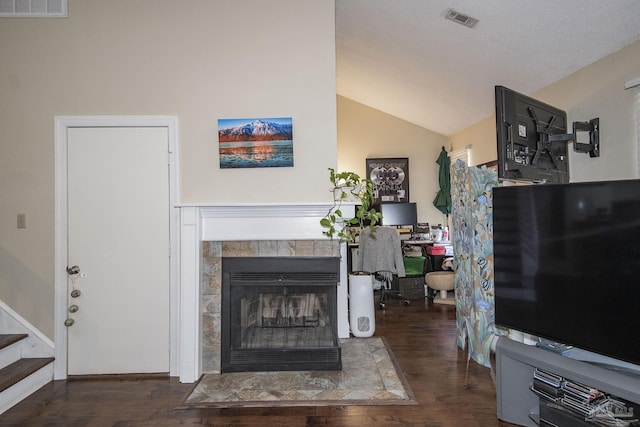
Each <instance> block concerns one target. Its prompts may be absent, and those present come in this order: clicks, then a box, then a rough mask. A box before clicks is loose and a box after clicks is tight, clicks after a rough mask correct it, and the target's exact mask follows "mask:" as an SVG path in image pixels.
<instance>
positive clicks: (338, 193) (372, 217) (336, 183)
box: [320, 168, 382, 243]
mask: <svg viewBox="0 0 640 427" xmlns="http://www.w3.org/2000/svg"><path fill="white" fill-rule="evenodd" d="M329 181H330V182H331V185H332V186H333V187H332V189H331V191H332V192H333V195H334V197H333V205H332V206H331V208H330V209H329V211H328V212H327V214H326V215H325V216H324V217H323V218H322V219H320V225H321V226H322V227H323V228H324V229H325V230H324V231H323V232H322V234H324V235H325V236H327V237H329V238H331V239H334V238H337V239H338V240H339V241H341V242H347V243H350V242H353V241H354V240H355V238H356V236H357V235H358V234H359V232H360V230H361V229H362V228H364V227H365V224H367V226H368V227H371V228H372V229H373V230H374V231H375V226H376V224H377V223H378V222H380V220H381V219H382V214H381V213H380V212H378V211H377V210H376V209H375V207H374V206H373V202H374V201H375V197H374V196H373V182H372V181H371V180H370V179H364V178H360V176H359V175H358V174H357V173H355V172H349V171H345V172H336V171H335V170H334V169H333V168H329ZM344 202H355V203H357V204H356V211H355V215H354V217H353V218H344V216H343V213H342V204H343V203H344Z"/></svg>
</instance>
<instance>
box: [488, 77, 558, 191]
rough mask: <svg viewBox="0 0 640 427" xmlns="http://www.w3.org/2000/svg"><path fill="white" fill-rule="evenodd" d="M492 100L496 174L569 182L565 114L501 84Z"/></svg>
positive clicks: (524, 179)
mask: <svg viewBox="0 0 640 427" xmlns="http://www.w3.org/2000/svg"><path fill="white" fill-rule="evenodd" d="M495 102H496V132H497V149H498V178H500V179H509V180H522V181H530V182H548V183H567V182H569V156H568V148H567V146H568V142H567V140H568V139H570V136H569V135H568V134H567V132H568V130H567V114H566V113H565V112H564V111H562V110H561V109H559V108H556V107H553V106H551V105H548V104H545V103H543V102H540V101H538V100H535V99H533V98H530V97H528V96H525V95H523V94H520V93H517V92H515V91H513V90H511V89H507V88H505V87H503V86H496V87H495ZM555 139H560V140H555Z"/></svg>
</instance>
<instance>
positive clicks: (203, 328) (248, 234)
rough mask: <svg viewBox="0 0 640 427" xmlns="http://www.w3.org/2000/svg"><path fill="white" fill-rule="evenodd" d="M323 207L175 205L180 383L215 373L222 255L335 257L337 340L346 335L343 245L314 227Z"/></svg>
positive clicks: (344, 249)
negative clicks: (337, 266) (337, 269)
mask: <svg viewBox="0 0 640 427" xmlns="http://www.w3.org/2000/svg"><path fill="white" fill-rule="evenodd" d="M329 206H330V205H329V204H268V205H267V204H263V205H233V206H231V205H217V206H182V207H181V209H180V210H181V219H180V221H181V225H180V228H181V230H180V234H181V237H180V241H181V250H180V257H181V260H180V270H181V273H180V283H181V286H180V326H179V328H180V331H179V335H180V344H179V347H180V350H179V351H180V358H179V359H180V362H179V365H180V366H179V368H178V369H179V371H180V380H181V381H182V382H194V381H197V379H198V378H199V377H200V374H202V373H220V360H221V359H220V356H221V289H222V274H221V265H222V257H223V256H236V257H253V256H269V257H272V256H341V258H342V259H341V263H340V264H341V265H340V283H339V285H338V288H337V292H338V319H337V322H338V336H339V338H348V337H349V325H348V320H347V318H348V314H347V290H346V289H347V267H346V245H344V244H341V245H340V244H338V243H337V242H336V241H331V240H329V239H327V238H326V237H324V236H322V229H321V227H320V225H319V220H320V218H322V217H323V216H324V215H325V214H326V212H327V210H328V209H329ZM346 209H347V211H348V210H349V209H350V207H349V206H347V207H346ZM351 209H352V207H351ZM343 211H345V209H343ZM346 215H348V212H347V213H346Z"/></svg>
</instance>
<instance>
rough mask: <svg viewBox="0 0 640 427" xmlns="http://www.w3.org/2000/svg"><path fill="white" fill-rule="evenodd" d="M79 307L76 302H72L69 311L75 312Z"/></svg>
mask: <svg viewBox="0 0 640 427" xmlns="http://www.w3.org/2000/svg"><path fill="white" fill-rule="evenodd" d="M78 309H79V307H78V306H77V305H76V304H73V305H72V306H70V307H69V313H75V312H77V311H78Z"/></svg>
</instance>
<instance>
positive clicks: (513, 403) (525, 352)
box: [496, 338, 640, 426]
mask: <svg viewBox="0 0 640 427" xmlns="http://www.w3.org/2000/svg"><path fill="white" fill-rule="evenodd" d="M536 368H538V369H542V370H545V371H549V372H553V373H554V374H556V375H560V376H562V377H565V378H569V379H571V380H572V381H575V382H578V383H581V384H585V385H589V386H591V387H594V388H597V389H599V390H601V391H603V392H605V393H610V394H612V395H614V396H616V397H618V398H621V399H625V400H628V401H630V402H633V403H636V404H637V403H640V375H636V374H629V373H625V372H621V371H617V370H612V369H606V368H603V367H600V366H596V365H594V364H591V363H586V362H582V361H579V360H575V359H571V358H569V357H565V356H562V355H560V354H557V353H554V352H552V351H548V350H543V349H540V348H537V347H535V346H530V345H525V344H522V343H519V342H516V341H512V340H510V339H507V338H500V339H499V340H498V343H497V346H496V398H497V408H498V418H499V419H501V420H504V421H508V422H510V423H513V424H518V425H522V426H536V425H537V424H536V422H535V421H534V420H537V419H538V410H539V402H538V396H537V395H536V394H535V393H533V392H532V391H531V390H530V387H531V382H532V378H533V372H534V370H535V369H536Z"/></svg>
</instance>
